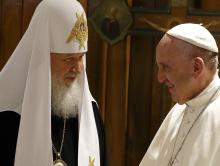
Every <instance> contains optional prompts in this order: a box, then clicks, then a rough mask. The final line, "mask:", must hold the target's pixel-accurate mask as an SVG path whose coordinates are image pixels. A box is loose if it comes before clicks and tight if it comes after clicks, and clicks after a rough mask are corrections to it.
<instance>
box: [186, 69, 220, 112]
mask: <svg viewBox="0 0 220 166" xmlns="http://www.w3.org/2000/svg"><path fill="white" fill-rule="evenodd" d="M219 87H220V79H219V76H218V70H217V72H216V73H215V76H214V79H213V80H212V81H211V83H210V84H209V85H208V86H207V87H206V88H205V89H204V90H203V91H202V92H201V93H200V94H199V95H197V96H196V97H194V98H193V99H191V100H189V101H187V102H186V105H188V106H189V107H190V108H191V109H192V110H196V108H199V107H202V106H204V105H205V104H207V102H208V101H209V99H210V98H211V97H212V96H213V94H214V93H215V92H216V90H217V89H218V88H219ZM216 97H217V96H215V97H214V98H213V99H212V100H211V101H213V100H215V99H216ZM211 101H210V102H211Z"/></svg>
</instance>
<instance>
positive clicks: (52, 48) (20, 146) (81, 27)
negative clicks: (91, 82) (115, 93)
mask: <svg viewBox="0 0 220 166" xmlns="http://www.w3.org/2000/svg"><path fill="white" fill-rule="evenodd" d="M87 42H88V28H87V19H86V14H85V12H84V10H83V8H82V6H81V4H80V3H79V2H78V1H76V0H62V1H61V0H43V1H42V2H41V3H40V4H39V5H38V7H37V9H36V10H35V13H34V15H33V17H32V20H31V22H30V25H29V27H28V29H27V31H26V32H25V34H24V36H23V37H22V39H21V41H20V42H19V44H18V46H17V47H16V49H15V51H14V52H13V54H12V55H11V57H10V59H9V61H8V62H7V64H6V65H5V66H4V68H3V69H2V71H1V73H0V92H1V94H0V112H1V113H0V122H1V131H2V133H4V135H2V136H1V147H4V148H2V149H1V150H2V151H4V154H3V155H2V156H1V160H0V165H4V166H7V165H9V166H12V165H15V166H39V165H41V166H52V165H54V166H67V165H68V166H77V165H79V166H83V165H90V166H106V165H107V160H106V146H105V133H104V126H103V123H102V120H101V118H100V115H99V110H98V107H97V103H96V102H95V100H94V99H93V97H92V95H91V93H90V90H89V86H88V81H87V75H86V68H85V61H86V59H85V58H86V55H85V54H86V52H87ZM5 94H7V96H6V95H5Z"/></svg>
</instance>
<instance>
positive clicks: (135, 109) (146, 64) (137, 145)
mask: <svg viewBox="0 0 220 166" xmlns="http://www.w3.org/2000/svg"><path fill="white" fill-rule="evenodd" d="M132 39H133V40H132V43H133V44H132V54H131V64H130V77H129V95H128V131H127V132H128V135H127V156H126V157H127V158H126V161H127V165H128V164H129V166H136V165H138V163H139V162H140V160H141V158H142V153H143V152H145V151H146V147H147V146H148V145H149V141H150V140H149V138H148V135H149V133H150V121H151V120H150V118H151V107H152V105H151V103H152V99H151V95H150V94H151V91H152V82H151V80H152V69H153V64H152V62H153V58H154V50H153V49H152V48H154V46H153V45H152V41H153V39H152V37H151V36H134V37H133V38H132Z"/></svg>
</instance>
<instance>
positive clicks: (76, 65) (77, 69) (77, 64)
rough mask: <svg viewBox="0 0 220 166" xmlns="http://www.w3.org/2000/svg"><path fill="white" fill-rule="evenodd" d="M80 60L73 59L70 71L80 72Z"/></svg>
mask: <svg viewBox="0 0 220 166" xmlns="http://www.w3.org/2000/svg"><path fill="white" fill-rule="evenodd" d="M82 66H83V65H82V62H81V61H75V62H74V63H73V64H72V66H71V71H73V72H76V73H81V72H82Z"/></svg>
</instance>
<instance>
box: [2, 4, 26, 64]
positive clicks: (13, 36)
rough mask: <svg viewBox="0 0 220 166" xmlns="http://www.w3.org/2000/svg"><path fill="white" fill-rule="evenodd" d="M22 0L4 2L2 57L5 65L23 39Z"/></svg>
mask: <svg viewBox="0 0 220 166" xmlns="http://www.w3.org/2000/svg"><path fill="white" fill-rule="evenodd" d="M21 11H22V0H3V1H2V12H1V13H2V17H1V20H2V29H1V31H2V36H1V41H2V42H1V45H2V47H1V49H2V51H1V56H3V59H2V63H3V64H4V63H5V62H6V61H7V60H8V58H9V56H10V55H11V54H12V52H13V51H14V49H15V47H16V46H17V43H18V42H19V40H20V38H21V22H22V21H21V19H22V14H21V13H22V12H21Z"/></svg>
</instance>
